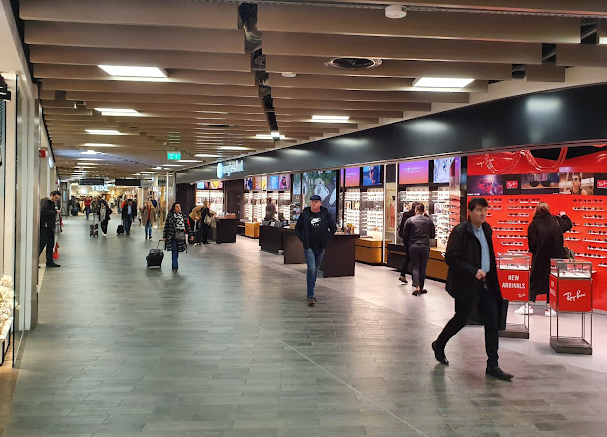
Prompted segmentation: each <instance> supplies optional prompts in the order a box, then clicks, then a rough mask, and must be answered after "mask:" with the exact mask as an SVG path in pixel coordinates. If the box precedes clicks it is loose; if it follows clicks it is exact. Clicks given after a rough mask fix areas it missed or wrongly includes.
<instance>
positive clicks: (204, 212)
mask: <svg viewBox="0 0 607 437" xmlns="http://www.w3.org/2000/svg"><path fill="white" fill-rule="evenodd" d="M207 216H211V217H213V212H212V211H211V209H210V208H209V201H208V200H205V201H204V202H202V209H201V210H200V223H202V231H201V234H202V235H201V240H202V244H209V241H208V239H209V234H210V232H211V226H210V225H207V224H206V223H205V221H206V218H207Z"/></svg>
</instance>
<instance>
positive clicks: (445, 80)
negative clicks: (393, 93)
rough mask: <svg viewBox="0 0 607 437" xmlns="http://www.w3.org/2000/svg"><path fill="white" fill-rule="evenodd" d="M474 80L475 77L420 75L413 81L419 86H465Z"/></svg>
mask: <svg viewBox="0 0 607 437" xmlns="http://www.w3.org/2000/svg"><path fill="white" fill-rule="evenodd" d="M472 82H474V79H463V78H456V77H420V78H419V79H415V80H414V81H413V86H414V87H417V88H463V87H465V86H466V85H469V84H471V83H472Z"/></svg>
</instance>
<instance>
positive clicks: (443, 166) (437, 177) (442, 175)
mask: <svg viewBox="0 0 607 437" xmlns="http://www.w3.org/2000/svg"><path fill="white" fill-rule="evenodd" d="M454 161H455V157H451V158H439V159H435V160H434V171H433V174H432V181H433V182H434V183H435V184H446V183H448V182H449V174H450V171H451V164H453V162H454Z"/></svg>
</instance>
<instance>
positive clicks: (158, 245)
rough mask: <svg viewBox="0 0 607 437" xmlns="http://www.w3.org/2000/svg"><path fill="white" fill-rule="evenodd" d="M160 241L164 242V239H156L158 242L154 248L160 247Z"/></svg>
mask: <svg viewBox="0 0 607 437" xmlns="http://www.w3.org/2000/svg"><path fill="white" fill-rule="evenodd" d="M162 242H164V240H158V244H157V245H156V249H160V243H162ZM163 250H164V249H163Z"/></svg>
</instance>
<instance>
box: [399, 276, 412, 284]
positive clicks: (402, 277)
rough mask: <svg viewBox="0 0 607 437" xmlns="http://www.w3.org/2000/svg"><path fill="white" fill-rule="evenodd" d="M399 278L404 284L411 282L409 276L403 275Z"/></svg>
mask: <svg viewBox="0 0 607 437" xmlns="http://www.w3.org/2000/svg"><path fill="white" fill-rule="evenodd" d="M398 280H399V281H400V282H402V283H403V284H408V283H409V281H407V278H405V277H404V276H401V277H400V278H398Z"/></svg>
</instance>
